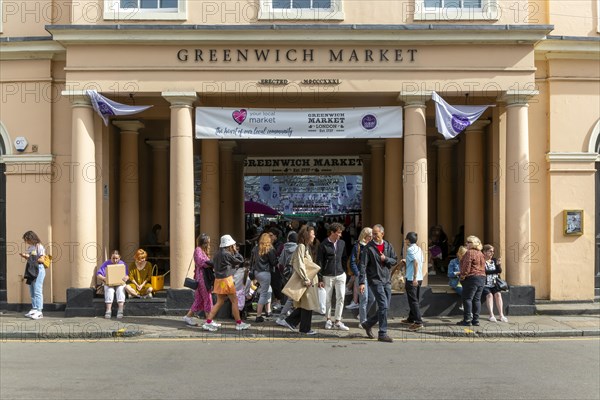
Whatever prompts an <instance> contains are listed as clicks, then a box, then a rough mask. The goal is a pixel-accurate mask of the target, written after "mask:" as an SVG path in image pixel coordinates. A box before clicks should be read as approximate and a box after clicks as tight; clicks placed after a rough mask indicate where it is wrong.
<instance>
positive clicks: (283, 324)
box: [275, 318, 296, 332]
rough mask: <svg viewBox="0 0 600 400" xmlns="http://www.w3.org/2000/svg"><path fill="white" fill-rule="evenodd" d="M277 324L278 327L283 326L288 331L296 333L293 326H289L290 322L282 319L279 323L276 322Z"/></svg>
mask: <svg viewBox="0 0 600 400" xmlns="http://www.w3.org/2000/svg"><path fill="white" fill-rule="evenodd" d="M275 323H276V324H277V325H280V326H283V327H285V328H288V329H289V330H290V331H292V332H296V329H295V328H294V327H293V326H291V325H290V324H289V323H288V322H287V321H286V320H285V318H280V319H278V320H277V321H275Z"/></svg>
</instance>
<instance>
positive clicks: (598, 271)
mask: <svg viewBox="0 0 600 400" xmlns="http://www.w3.org/2000/svg"><path fill="white" fill-rule="evenodd" d="M599 216H600V162H597V163H596V267H595V270H594V273H595V280H594V287H595V288H596V289H597V290H596V291H598V290H600V217H599Z"/></svg>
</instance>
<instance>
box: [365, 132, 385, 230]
mask: <svg viewBox="0 0 600 400" xmlns="http://www.w3.org/2000/svg"><path fill="white" fill-rule="evenodd" d="M367 143H368V144H369V146H371V210H370V214H371V225H374V224H381V225H383V207H384V206H383V192H384V191H383V184H384V182H385V156H384V151H385V147H384V146H385V140H369V141H368V142H367Z"/></svg>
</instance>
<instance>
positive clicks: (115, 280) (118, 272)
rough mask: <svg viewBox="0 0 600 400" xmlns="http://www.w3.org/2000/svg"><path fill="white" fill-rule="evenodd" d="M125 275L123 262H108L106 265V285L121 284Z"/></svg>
mask: <svg viewBox="0 0 600 400" xmlns="http://www.w3.org/2000/svg"><path fill="white" fill-rule="evenodd" d="M124 276H125V264H110V265H107V266H106V286H121V285H122V284H123V283H125V282H123V277H124Z"/></svg>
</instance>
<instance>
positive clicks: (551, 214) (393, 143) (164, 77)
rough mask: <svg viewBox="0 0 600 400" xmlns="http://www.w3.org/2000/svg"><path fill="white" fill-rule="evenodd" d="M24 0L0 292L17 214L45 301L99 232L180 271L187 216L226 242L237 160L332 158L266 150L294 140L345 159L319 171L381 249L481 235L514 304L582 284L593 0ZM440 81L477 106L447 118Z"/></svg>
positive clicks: (6, 34)
mask: <svg viewBox="0 0 600 400" xmlns="http://www.w3.org/2000/svg"><path fill="white" fill-rule="evenodd" d="M35 3H36V4H38V5H39V12H40V13H42V10H46V7H47V6H48V5H50V7H51V10H53V11H52V12H50V14H49V15H50V17H48V18H44V17H43V13H42V18H37V19H35V18H30V17H29V14H28V13H27V10H25V9H21V8H20V7H22V6H20V5H19V4H17V3H8V2H5V1H1V0H0V5H2V25H1V26H0V30H1V36H0V55H1V58H0V67H1V68H0V83H1V85H2V107H1V110H0V123H1V124H0V133H1V137H2V153H1V154H2V155H1V157H0V165H1V168H2V172H3V175H2V192H1V194H2V199H1V200H2V213H3V217H4V220H3V221H2V224H3V226H2V227H1V228H2V235H3V236H2V238H1V239H2V242H3V243H2V245H3V246H4V249H3V250H4V251H3V254H2V260H1V261H2V263H1V265H0V302H1V303H2V304H3V305H6V306H7V307H18V306H19V305H21V304H26V303H27V302H28V301H29V297H28V296H29V293H28V290H26V288H25V286H24V284H23V283H22V271H23V267H24V265H23V262H22V261H21V259H20V257H19V255H18V254H19V253H20V252H21V251H23V250H24V248H23V246H24V244H23V242H22V240H21V237H22V235H23V233H24V232H25V231H27V230H30V229H31V230H34V231H35V232H37V233H38V234H39V235H40V237H41V239H42V241H43V242H44V243H45V244H47V245H48V248H49V250H50V253H51V254H52V255H53V265H52V267H51V268H50V269H49V270H48V275H47V278H46V281H45V283H44V293H45V302H46V303H48V304H57V305H58V306H60V305H61V304H64V303H67V300H68V299H67V297H68V296H69V295H68V293H71V295H76V294H77V293H78V292H77V290H85V289H86V288H89V287H90V286H91V285H93V274H94V270H95V268H96V267H97V266H98V265H99V264H101V263H102V262H103V261H104V260H105V259H106V257H107V254H109V252H110V251H111V250H112V249H120V250H121V252H122V254H123V255H124V258H125V260H126V261H128V262H129V261H131V254H132V253H133V251H134V250H135V249H136V248H138V247H143V246H144V245H145V244H147V240H146V234H147V232H149V231H150V230H151V229H152V226H153V225H155V224H160V225H161V226H162V227H163V230H162V231H161V237H159V238H158V240H159V241H160V242H162V243H164V242H168V243H169V246H168V248H167V250H166V253H164V254H163V256H164V257H165V258H167V259H168V260H169V265H170V282H171V285H170V286H171V290H172V291H177V290H186V289H183V281H184V277H185V275H186V270H187V267H188V264H189V259H190V257H191V254H192V252H193V249H194V245H195V235H197V234H198V232H206V233H208V234H209V235H210V236H211V237H212V238H213V240H214V238H218V237H219V236H220V235H222V234H226V233H227V234H231V235H232V236H233V237H234V238H236V239H237V240H238V241H240V242H241V241H243V240H244V232H245V231H244V183H243V182H244V176H245V175H266V174H272V175H284V174H298V173H306V174H331V173H333V172H335V171H337V170H335V169H329V170H328V169H324V168H322V169H319V170H318V171H317V168H315V166H314V165H310V166H307V167H306V168H307V170H305V171H293V170H284V169H281V170H277V171H273V168H274V167H273V166H272V165H266V163H267V162H266V160H271V161H270V162H269V163H271V164H273V163H279V162H281V160H283V159H289V160H299V159H302V158H310V159H311V160H313V161H311V162H310V163H314V162H315V161H314V160H315V159H316V160H319V161H317V162H318V163H321V164H327V163H329V164H331V163H333V161H324V160H338V162H340V160H351V161H350V162H351V163H352V165H335V166H332V168H333V167H335V168H349V169H347V170H342V171H344V172H342V174H343V173H345V172H348V171H350V172H349V173H355V174H357V175H361V176H362V190H363V196H362V204H361V206H362V215H361V219H362V221H361V222H362V224H363V226H367V225H373V224H376V223H381V224H383V225H384V227H385V237H386V239H388V240H389V241H390V242H391V243H392V244H393V245H394V246H395V247H396V248H397V249H400V248H402V243H403V241H402V237H403V234H404V233H405V232H408V231H415V232H417V233H418V235H419V238H420V245H421V246H422V247H423V248H424V249H425V248H426V247H427V239H426V238H427V236H428V230H429V227H430V226H433V225H441V226H442V227H443V228H444V229H445V231H446V232H448V234H449V235H454V233H456V232H457V231H458V229H459V227H460V226H461V225H462V226H464V231H465V234H466V235H477V236H479V237H480V238H481V239H482V241H483V242H485V243H492V244H494V245H495V247H496V249H497V252H498V253H499V254H498V255H500V256H501V257H502V258H503V260H504V263H503V265H504V269H505V275H506V278H507V279H508V282H509V284H511V286H512V287H513V288H514V291H515V292H516V293H520V294H521V295H522V296H523V297H526V298H528V299H529V300H531V301H530V302H529V303H528V304H526V305H525V304H524V307H523V308H522V309H521V310H519V307H517V306H518V304H515V307H514V308H513V309H512V310H513V312H514V313H517V312H526V311H531V303H532V301H533V299H549V300H591V299H593V298H594V292H595V288H598V287H599V286H600V281H599V277H600V274H599V270H598V263H599V260H598V258H599V255H598V248H599V247H598V246H599V245H598V236H597V235H598V234H599V229H598V222H597V221H596V217H597V215H598V212H599V211H598V186H599V185H598V179H599V178H598V176H599V175H598V172H597V169H598V162H599V161H600V160H599V159H598V146H599V136H600V120H599V118H600V116H599V115H598V114H599V113H598V110H599V109H600V95H599V93H600V76H599V72H598V71H599V70H600V61H599V56H600V50H599V49H600V41H599V35H598V4H597V1H596V0H589V1H580V2H577V5H574V6H573V8H572V9H571V11H570V12H569V13H568V14H575V15H581V16H583V19H577V21H578V23H577V24H573V23H572V22H573V20H572V19H569V17H566V16H565V13H563V12H561V9H560V6H558V5H556V4H554V3H553V2H551V1H529V2H528V1H521V0H519V1H516V2H514V1H511V2H508V1H503V0H472V1H464V2H460V5H459V7H458V8H457V7H454V6H447V5H445V4H444V3H445V1H429V0H406V1H401V0H399V1H398V2H394V7H391V8H390V7H389V2H387V3H385V4H384V3H379V2H369V3H366V2H349V1H344V0H331V1H319V2H316V1H309V2H302V3H299V4H296V5H295V6H294V5H292V2H289V1H288V2H285V1H270V0H255V1H251V2H244V3H243V4H242V3H241V2H237V1H230V2H224V3H222V4H221V3H220V4H216V3H214V2H209V1H203V0H198V1H190V0H168V1H160V2H159V1H154V2H136V1H132V2H128V3H127V2H119V1H102V0H87V1H79V2H56V1H51V0H44V1H42V0H40V1H38V2H35ZM63 3H64V4H63ZM125 3H127V4H125ZM305 3H306V4H305ZM396 3H397V4H396ZM509 3H510V4H509ZM65 4H66V5H65ZM247 4H250V5H252V7H250V8H247V7H246V6H245V5H247ZM511 5H512V6H511ZM515 5H516V6H515ZM63 7H67V10H65V9H63ZM511 7H512V8H511ZM515 7H516V8H515ZM532 10H533V11H534V15H533V14H532ZM61 11H62V12H61ZM66 11H68V12H66ZM92 11H95V12H92ZM492 11H493V12H492ZM515 13H517V14H518V15H517V14H515ZM582 20H583V21H585V23H579V22H580V21H582ZM90 92H91V93H97V94H100V95H102V96H103V98H105V99H110V100H112V101H114V102H116V103H117V104H121V105H122V107H123V108H122V110H124V111H123V114H119V112H113V114H116V115H112V116H106V115H105V116H104V118H102V117H101V116H100V115H99V114H98V113H97V112H96V110H95V109H94V107H93V105H95V106H96V107H97V108H98V103H95V104H93V101H92V97H91V96H94V95H90ZM436 96H439V98H440V99H442V100H443V101H444V102H447V104H448V105H450V106H455V107H457V108H460V107H461V106H468V107H475V108H478V107H479V108H481V109H483V111H482V112H481V113H480V115H479V116H478V118H476V119H475V120H473V121H470V122H469V123H466V122H465V121H464V118H462V117H461V118H458V117H457V118H455V120H454V123H455V125H459V126H460V125H461V124H463V128H464V131H462V133H460V134H458V135H457V136H455V137H451V138H448V137H444V136H443V135H442V134H440V132H441V131H442V130H443V129H441V128H438V127H437V126H436V118H438V119H439V117H436V110H437V109H438V106H437V105H438V104H440V102H439V101H434V100H435V99H437V98H438V97H436ZM440 101H441V100H440ZM141 106H151V107H149V108H147V109H145V110H143V111H140V112H136V113H129V114H127V112H128V110H129V111H131V110H134V109H135V107H141ZM131 107H133V108H131ZM100 111H102V110H100ZM105 122H106V124H105ZM273 160H276V161H273ZM261 162H262V163H263V164H264V165H259V164H261ZM324 166H326V165H324ZM267 167H268V168H267ZM567 221H568V222H569V224H567ZM196 224H197V225H198V226H196ZM567 225H568V226H567ZM73 289H74V290H75V291H73ZM69 290H72V291H71V292H69ZM73 293H74V294H73Z"/></svg>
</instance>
